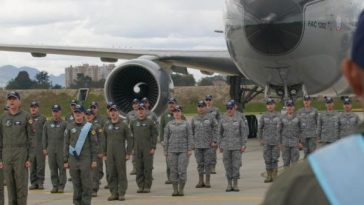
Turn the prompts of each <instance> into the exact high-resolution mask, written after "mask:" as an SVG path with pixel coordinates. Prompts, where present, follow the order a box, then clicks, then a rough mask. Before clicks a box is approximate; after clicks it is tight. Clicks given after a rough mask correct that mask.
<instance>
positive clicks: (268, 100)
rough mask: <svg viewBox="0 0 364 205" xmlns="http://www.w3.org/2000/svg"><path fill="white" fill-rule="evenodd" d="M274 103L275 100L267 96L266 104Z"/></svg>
mask: <svg viewBox="0 0 364 205" xmlns="http://www.w3.org/2000/svg"><path fill="white" fill-rule="evenodd" d="M275 103H276V101H275V100H274V99H273V98H268V99H267V100H266V101H265V104H267V105H272V104H275Z"/></svg>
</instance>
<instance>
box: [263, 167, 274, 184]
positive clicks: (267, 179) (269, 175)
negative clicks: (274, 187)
mask: <svg viewBox="0 0 364 205" xmlns="http://www.w3.org/2000/svg"><path fill="white" fill-rule="evenodd" d="M272 181H273V179H272V170H268V169H267V177H266V178H265V180H264V183H270V182H272Z"/></svg>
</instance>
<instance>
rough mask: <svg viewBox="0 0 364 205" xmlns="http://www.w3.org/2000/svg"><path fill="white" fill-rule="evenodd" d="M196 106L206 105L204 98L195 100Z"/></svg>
mask: <svg viewBox="0 0 364 205" xmlns="http://www.w3.org/2000/svg"><path fill="white" fill-rule="evenodd" d="M197 107H206V102H205V101H204V100H200V101H198V102H197Z"/></svg>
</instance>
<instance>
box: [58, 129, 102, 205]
mask: <svg viewBox="0 0 364 205" xmlns="http://www.w3.org/2000/svg"><path fill="white" fill-rule="evenodd" d="M85 124H86V122H83V123H81V124H78V123H76V122H74V123H69V124H68V125H67V129H66V131H65V143H64V163H67V162H68V163H69V167H70V174H71V178H72V184H73V203H74V204H75V205H88V204H91V193H92V178H91V163H93V162H97V151H98V150H97V142H96V140H95V139H96V134H97V133H96V131H95V130H94V129H93V127H91V129H90V130H89V132H88V135H87V138H86V140H85V143H84V145H83V147H82V151H81V153H80V156H78V157H77V156H73V155H71V154H70V153H69V146H72V147H75V145H76V143H77V140H78V138H79V136H80V132H81V129H82V127H83V126H84V125H85Z"/></svg>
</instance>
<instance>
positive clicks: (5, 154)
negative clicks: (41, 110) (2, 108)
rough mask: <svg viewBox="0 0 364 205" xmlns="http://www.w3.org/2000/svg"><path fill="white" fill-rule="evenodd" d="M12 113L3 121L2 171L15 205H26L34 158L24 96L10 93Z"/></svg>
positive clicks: (0, 138)
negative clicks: (29, 174) (22, 106)
mask: <svg viewBox="0 0 364 205" xmlns="http://www.w3.org/2000/svg"><path fill="white" fill-rule="evenodd" d="M6 103H7V105H8V107H9V110H8V112H6V113H4V114H3V115H2V116H1V119H0V168H1V169H4V178H5V179H6V183H7V189H8V201H9V204H11V205H26V204H27V197H28V188H27V186H28V168H30V167H31V159H33V145H32V136H33V135H34V133H32V124H33V120H32V118H31V116H30V115H29V114H28V113H26V112H24V111H23V110H21V109H20V106H21V102H20V95H19V93H17V92H15V91H12V92H9V93H8V94H7V101H6Z"/></svg>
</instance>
